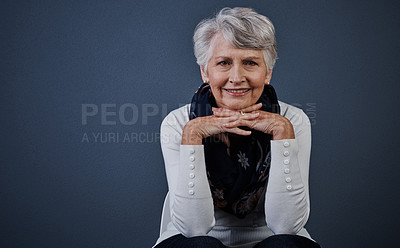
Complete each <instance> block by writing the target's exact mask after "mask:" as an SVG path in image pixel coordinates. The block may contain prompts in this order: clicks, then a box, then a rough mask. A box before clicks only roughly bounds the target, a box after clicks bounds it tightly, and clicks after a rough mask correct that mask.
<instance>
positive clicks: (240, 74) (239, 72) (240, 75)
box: [229, 64, 246, 83]
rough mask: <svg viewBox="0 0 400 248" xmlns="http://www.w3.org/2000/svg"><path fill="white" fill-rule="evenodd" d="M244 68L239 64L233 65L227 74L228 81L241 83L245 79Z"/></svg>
mask: <svg viewBox="0 0 400 248" xmlns="http://www.w3.org/2000/svg"><path fill="white" fill-rule="evenodd" d="M244 73H245V72H244V70H243V68H242V66H240V65H237V64H236V65H233V66H232V67H231V70H230V74H229V82H231V83H242V82H245V81H246V78H245V75H244Z"/></svg>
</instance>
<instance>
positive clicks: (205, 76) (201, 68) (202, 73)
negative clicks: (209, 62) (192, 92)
mask: <svg viewBox="0 0 400 248" xmlns="http://www.w3.org/2000/svg"><path fill="white" fill-rule="evenodd" d="M200 72H201V78H202V79H203V82H204V83H206V84H208V82H209V80H208V76H207V73H206V71H205V70H204V67H203V66H200Z"/></svg>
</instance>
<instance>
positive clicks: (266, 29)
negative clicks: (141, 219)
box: [193, 8, 278, 73]
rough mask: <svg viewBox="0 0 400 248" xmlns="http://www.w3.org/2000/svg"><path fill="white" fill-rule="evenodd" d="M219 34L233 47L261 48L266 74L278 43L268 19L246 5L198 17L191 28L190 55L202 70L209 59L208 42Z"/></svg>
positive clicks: (273, 59) (270, 67) (272, 61)
mask: <svg viewBox="0 0 400 248" xmlns="http://www.w3.org/2000/svg"><path fill="white" fill-rule="evenodd" d="M219 33H222V35H223V36H224V38H225V39H226V40H227V41H228V42H230V43H231V44H232V45H233V46H235V47H237V48H243V49H256V50H262V52H263V55H264V61H265V63H266V65H267V68H268V73H269V72H270V70H271V69H272V68H273V67H274V65H275V61H276V59H277V53H278V46H277V45H276V39H275V28H274V25H273V24H272V22H271V21H270V20H269V19H268V18H267V17H265V16H263V15H261V14H258V13H257V12H255V11H254V10H252V9H249V8H233V9H232V8H223V9H222V10H221V11H220V12H219V13H218V14H216V15H215V17H213V18H209V19H204V20H202V21H201V22H200V23H199V24H198V25H197V27H196V29H195V31H194V35H193V42H194V55H195V56H196V59H197V64H198V65H200V66H202V67H203V68H204V71H207V64H208V61H209V59H210V58H211V52H212V51H211V42H212V40H213V38H214V37H215V35H216V34H219Z"/></svg>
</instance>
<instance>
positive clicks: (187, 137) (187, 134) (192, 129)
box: [181, 121, 203, 145]
mask: <svg viewBox="0 0 400 248" xmlns="http://www.w3.org/2000/svg"><path fill="white" fill-rule="evenodd" d="M181 144H182V145H202V144H203V137H202V135H201V134H200V133H199V132H198V127H197V125H196V124H195V123H194V122H193V121H189V122H188V123H187V124H186V125H185V127H184V128H183V131H182V142H181Z"/></svg>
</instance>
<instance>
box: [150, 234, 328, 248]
mask: <svg viewBox="0 0 400 248" xmlns="http://www.w3.org/2000/svg"><path fill="white" fill-rule="evenodd" d="M155 248H227V247H226V246H224V245H223V244H222V243H221V241H219V240H218V239H216V238H213V237H209V236H198V237H193V238H186V237H185V236H183V235H182V234H178V235H175V236H172V237H170V238H168V239H166V240H164V241H163V242H161V243H160V244H158V245H157V246H156V247H155ZM254 248H321V246H320V245H319V244H317V243H316V242H314V241H312V240H310V239H308V238H306V237H302V236H298V235H288V234H280V235H274V236H271V237H269V238H266V239H264V240H263V241H261V242H260V243H258V244H257V245H256V246H254Z"/></svg>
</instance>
